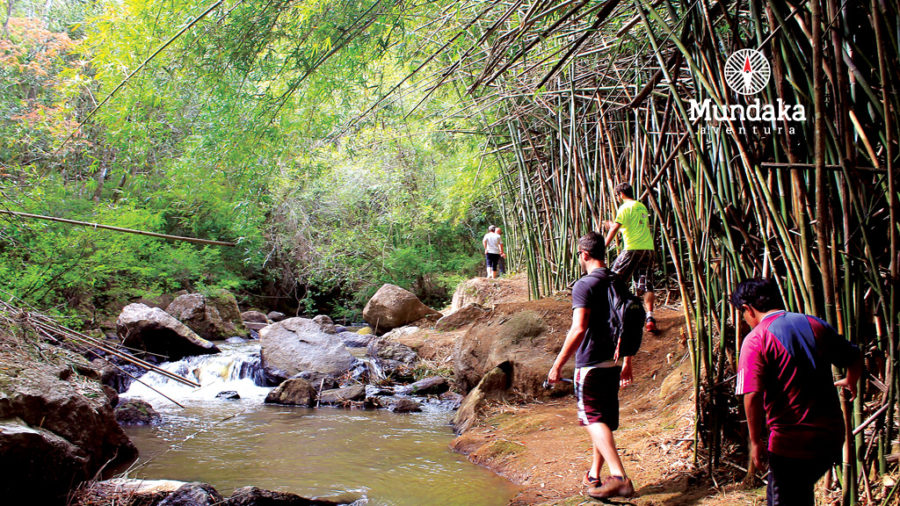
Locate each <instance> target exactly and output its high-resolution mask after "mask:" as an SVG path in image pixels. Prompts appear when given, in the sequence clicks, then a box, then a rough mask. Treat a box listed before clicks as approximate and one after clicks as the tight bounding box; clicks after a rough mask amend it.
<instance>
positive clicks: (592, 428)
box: [587, 423, 626, 478]
mask: <svg viewBox="0 0 900 506" xmlns="http://www.w3.org/2000/svg"><path fill="white" fill-rule="evenodd" d="M587 431H588V434H590V435H591V442H593V444H594V448H596V449H597V450H598V451H599V453H600V458H601V459H602V460H603V461H606V465H608V466H609V474H610V476H621V477H622V478H625V477H626V475H625V467H624V466H622V460H621V459H620V458H619V451H618V450H616V440H615V439H614V438H613V433H612V431H611V430H609V426H607V425H606V424H605V423H592V424H590V425H588V426H587Z"/></svg>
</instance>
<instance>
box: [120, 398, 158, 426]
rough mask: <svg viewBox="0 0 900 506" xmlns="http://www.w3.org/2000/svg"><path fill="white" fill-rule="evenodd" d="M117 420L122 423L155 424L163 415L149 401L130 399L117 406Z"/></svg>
mask: <svg viewBox="0 0 900 506" xmlns="http://www.w3.org/2000/svg"><path fill="white" fill-rule="evenodd" d="M116 420H117V421H118V422H119V423H120V424H122V425H153V424H156V423H159V422H160V421H162V417H161V416H159V413H157V412H156V410H155V409H153V406H151V405H150V403H148V402H147V401H142V400H140V399H129V400H127V401H124V402H122V403H121V404H119V405H118V406H116Z"/></svg>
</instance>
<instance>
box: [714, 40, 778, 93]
mask: <svg viewBox="0 0 900 506" xmlns="http://www.w3.org/2000/svg"><path fill="white" fill-rule="evenodd" d="M771 73H772V69H771V68H770V67H769V62H768V60H766V58H765V56H763V55H762V53H760V52H759V51H757V50H755V49H741V50H738V51H737V52H735V53H734V54H732V55H731V56H729V57H728V60H727V61H726V62H725V82H726V83H728V86H730V87H731V89H732V90H734V91H736V92H738V93H740V94H741V95H756V94H757V93H759V92H761V91H762V90H763V88H765V87H766V85H767V84H769V76H770V75H771Z"/></svg>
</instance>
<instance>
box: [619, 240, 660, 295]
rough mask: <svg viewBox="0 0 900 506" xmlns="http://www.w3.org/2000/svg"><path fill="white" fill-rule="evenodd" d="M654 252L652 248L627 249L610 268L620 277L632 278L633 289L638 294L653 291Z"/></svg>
mask: <svg viewBox="0 0 900 506" xmlns="http://www.w3.org/2000/svg"><path fill="white" fill-rule="evenodd" d="M654 257H655V252H654V251H653V250H652V249H627V250H625V251H623V252H622V253H619V256H617V257H616V261H615V262H613V264H612V267H610V270H612V271H613V272H615V273H616V274H618V275H619V276H620V277H621V278H622V279H625V280H629V279H632V278H633V279H634V291H635V293H637V294H638V295H640V294H642V293H644V292H651V291H653V263H654Z"/></svg>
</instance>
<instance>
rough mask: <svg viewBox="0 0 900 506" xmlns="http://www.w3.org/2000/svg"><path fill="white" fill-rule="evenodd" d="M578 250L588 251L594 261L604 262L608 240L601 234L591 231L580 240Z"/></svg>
mask: <svg viewBox="0 0 900 506" xmlns="http://www.w3.org/2000/svg"><path fill="white" fill-rule="evenodd" d="M578 249H580V250H582V251H587V253H588V255H590V256H591V258H593V259H594V260H603V256H604V253H605V252H606V240H605V239H604V238H603V236H602V235H600V234H599V233H597V232H594V231H590V232H588V233H587V234H585V235H583V236H581V239H578Z"/></svg>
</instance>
